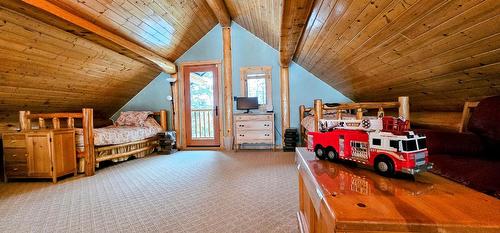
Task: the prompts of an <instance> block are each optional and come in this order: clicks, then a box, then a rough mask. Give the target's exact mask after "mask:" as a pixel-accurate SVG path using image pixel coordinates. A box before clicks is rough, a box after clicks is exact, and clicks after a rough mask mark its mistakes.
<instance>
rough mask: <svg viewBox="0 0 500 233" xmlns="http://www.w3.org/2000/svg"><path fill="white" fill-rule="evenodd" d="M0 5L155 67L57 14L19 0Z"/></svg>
mask: <svg viewBox="0 0 500 233" xmlns="http://www.w3.org/2000/svg"><path fill="white" fill-rule="evenodd" d="M0 6H3V7H5V8H8V9H11V10H14V11H16V12H19V13H21V14H24V15H27V16H30V17H32V18H34V19H37V20H39V21H42V22H44V23H46V24H49V25H52V26H55V27H57V28H60V29H62V30H64V31H66V32H70V33H72V34H75V35H77V36H80V37H83V38H85V39H87V40H90V41H93V42H96V43H97V44H100V45H103V46H104V47H107V48H109V49H111V50H113V51H115V52H117V53H120V54H123V55H125V56H127V57H130V58H132V59H135V60H137V61H140V62H142V63H144V64H147V65H150V66H152V67H155V64H153V63H152V62H151V61H149V60H146V59H145V58H143V57H141V56H139V55H137V54H136V53H133V52H131V51H129V50H128V49H125V48H123V47H121V46H119V45H117V44H115V43H113V42H111V41H109V40H106V39H104V38H102V37H100V36H98V35H96V34H94V33H91V32H89V31H88V30H86V29H83V28H81V27H78V26H76V25H74V24H72V23H70V22H68V21H66V20H63V19H61V18H59V17H57V16H54V15H52V14H48V13H47V12H45V11H43V10H41V9H38V8H36V7H33V6H31V5H29V4H26V3H24V2H22V1H19V0H2V1H0Z"/></svg>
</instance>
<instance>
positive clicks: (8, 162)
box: [2, 129, 76, 183]
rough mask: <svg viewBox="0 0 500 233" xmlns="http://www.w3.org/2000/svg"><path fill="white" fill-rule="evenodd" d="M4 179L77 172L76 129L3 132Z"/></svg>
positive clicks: (55, 175)
mask: <svg viewBox="0 0 500 233" xmlns="http://www.w3.org/2000/svg"><path fill="white" fill-rule="evenodd" d="M2 139H3V151H4V168H5V180H6V181H8V180H9V179H13V178H52V182H54V183H55V182H57V178H58V177H60V176H63V175H67V174H71V173H73V174H75V175H76V148H75V130H74V129H57V130H54V129H43V130H32V131H24V132H20V133H4V134H3V136H2Z"/></svg>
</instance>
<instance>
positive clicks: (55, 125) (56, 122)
mask: <svg viewBox="0 0 500 233" xmlns="http://www.w3.org/2000/svg"><path fill="white" fill-rule="evenodd" d="M52 127H53V128H54V129H59V128H61V122H60V121H59V118H52Z"/></svg>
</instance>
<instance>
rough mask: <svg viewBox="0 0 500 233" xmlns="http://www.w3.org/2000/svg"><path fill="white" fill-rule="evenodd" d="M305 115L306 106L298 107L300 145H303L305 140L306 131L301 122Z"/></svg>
mask: <svg viewBox="0 0 500 233" xmlns="http://www.w3.org/2000/svg"><path fill="white" fill-rule="evenodd" d="M305 114H306V106H304V105H300V106H299V126H300V141H301V142H302V143H304V142H305V140H306V130H305V129H304V127H303V126H302V120H303V119H304V117H305ZM302 143H301V144H302ZM302 145H304V144H302Z"/></svg>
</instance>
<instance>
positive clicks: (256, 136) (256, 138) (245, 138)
mask: <svg viewBox="0 0 500 233" xmlns="http://www.w3.org/2000/svg"><path fill="white" fill-rule="evenodd" d="M236 140H237V141H238V143H268V142H270V141H273V140H274V138H273V134H272V131H267V132H266V131H241V132H237V133H236ZM271 143H272V142H271Z"/></svg>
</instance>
